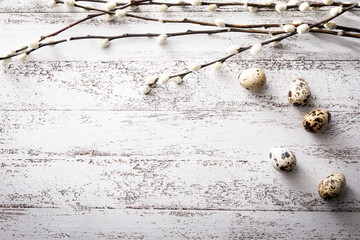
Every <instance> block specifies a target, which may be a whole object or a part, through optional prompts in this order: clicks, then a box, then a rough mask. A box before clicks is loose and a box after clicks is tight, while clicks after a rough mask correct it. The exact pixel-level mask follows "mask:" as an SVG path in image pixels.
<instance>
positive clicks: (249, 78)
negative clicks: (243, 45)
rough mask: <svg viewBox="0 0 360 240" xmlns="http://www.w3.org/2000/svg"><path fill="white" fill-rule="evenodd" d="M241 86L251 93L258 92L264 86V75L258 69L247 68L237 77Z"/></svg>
mask: <svg viewBox="0 0 360 240" xmlns="http://www.w3.org/2000/svg"><path fill="white" fill-rule="evenodd" d="M238 80H239V83H240V85H241V86H243V87H244V88H246V89H247V90H251V91H258V90H260V89H262V88H263V87H264V86H265V84H266V75H265V73H264V71H263V70H261V69H259V68H248V69H245V70H244V71H242V72H241V73H240V74H239V77H238Z"/></svg>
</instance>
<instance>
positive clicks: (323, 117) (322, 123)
mask: <svg viewBox="0 0 360 240" xmlns="http://www.w3.org/2000/svg"><path fill="white" fill-rule="evenodd" d="M330 120H331V114H330V113H329V112H328V111H325V110H320V109H315V110H311V111H310V112H308V113H307V114H306V115H305V116H304V117H303V126H304V128H305V130H306V131H308V132H311V133H320V132H323V131H325V129H326V128H327V126H328V125H329V123H330Z"/></svg>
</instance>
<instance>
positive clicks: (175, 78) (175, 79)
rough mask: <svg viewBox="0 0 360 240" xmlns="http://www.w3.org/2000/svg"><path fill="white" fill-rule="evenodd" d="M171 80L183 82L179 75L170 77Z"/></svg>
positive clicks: (178, 82)
mask: <svg viewBox="0 0 360 240" xmlns="http://www.w3.org/2000/svg"><path fill="white" fill-rule="evenodd" d="M171 81H173V82H174V83H176V84H180V83H182V82H183V79H182V78H181V77H180V76H177V77H173V78H172V79H171Z"/></svg>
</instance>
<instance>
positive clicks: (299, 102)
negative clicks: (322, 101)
mask: <svg viewBox="0 0 360 240" xmlns="http://www.w3.org/2000/svg"><path fill="white" fill-rule="evenodd" d="M310 96H311V92H310V88H309V85H307V83H306V82H305V81H304V80H303V79H301V78H296V79H295V80H293V81H292V83H291V84H290V88H289V92H288V100H289V103H290V104H292V105H294V106H295V107H300V106H305V105H306V104H308V103H309V102H310Z"/></svg>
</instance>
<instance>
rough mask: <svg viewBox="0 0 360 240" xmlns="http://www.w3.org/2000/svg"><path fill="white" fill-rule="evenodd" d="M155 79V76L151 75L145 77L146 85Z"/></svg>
mask: <svg viewBox="0 0 360 240" xmlns="http://www.w3.org/2000/svg"><path fill="white" fill-rule="evenodd" d="M156 79H157V78H156V77H152V76H150V77H147V78H145V84H147V85H151V84H154V83H155V82H156Z"/></svg>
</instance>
